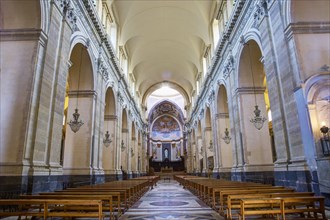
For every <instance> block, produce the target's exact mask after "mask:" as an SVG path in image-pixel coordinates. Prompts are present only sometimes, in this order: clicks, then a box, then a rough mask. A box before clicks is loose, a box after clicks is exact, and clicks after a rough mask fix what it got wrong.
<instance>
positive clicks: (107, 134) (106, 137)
mask: <svg viewBox="0 0 330 220" xmlns="http://www.w3.org/2000/svg"><path fill="white" fill-rule="evenodd" d="M106 105H107V103H106ZM108 105H109V112H110V104H108ZM111 142H112V140H111V139H110V134H109V122H107V131H106V133H105V138H103V144H104V146H105V147H109V146H110V144H111Z"/></svg>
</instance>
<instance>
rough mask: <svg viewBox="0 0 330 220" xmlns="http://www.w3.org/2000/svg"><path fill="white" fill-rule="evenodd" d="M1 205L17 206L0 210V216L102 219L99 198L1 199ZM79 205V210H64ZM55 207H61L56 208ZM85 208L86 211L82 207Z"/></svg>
mask: <svg viewBox="0 0 330 220" xmlns="http://www.w3.org/2000/svg"><path fill="white" fill-rule="evenodd" d="M0 205H1V206H17V209H15V210H14V211H3V212H0V216H6V217H9V216H19V217H22V216H25V217H27V216H32V217H42V218H44V219H47V217H79V218H98V219H99V220H101V219H103V217H104V216H103V210H102V201H101V200H72V199H60V200H59V199H1V200H0ZM74 206H79V207H80V209H79V210H66V209H65V208H70V207H74ZM92 206H95V207H97V209H96V211H89V210H88V208H89V207H92ZM57 207H63V209H62V210H58V209H57ZM85 208H87V210H86V211H84V209H85Z"/></svg>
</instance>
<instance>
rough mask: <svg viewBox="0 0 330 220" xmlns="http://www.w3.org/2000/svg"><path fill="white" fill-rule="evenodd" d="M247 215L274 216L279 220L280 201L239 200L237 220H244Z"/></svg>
mask: <svg viewBox="0 0 330 220" xmlns="http://www.w3.org/2000/svg"><path fill="white" fill-rule="evenodd" d="M255 207H256V208H258V209H256V208H255ZM261 208H262V209H261ZM247 215H276V216H277V219H279V216H280V215H282V210H281V199H277V198H259V199H241V200H240V215H239V217H240V218H239V219H243V220H244V219H245V217H246V216H247Z"/></svg>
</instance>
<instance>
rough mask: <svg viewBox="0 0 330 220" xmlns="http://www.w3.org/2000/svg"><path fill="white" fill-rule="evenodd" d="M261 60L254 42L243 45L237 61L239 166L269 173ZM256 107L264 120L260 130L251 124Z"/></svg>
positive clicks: (270, 164) (270, 146) (269, 164)
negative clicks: (256, 168)
mask: <svg viewBox="0 0 330 220" xmlns="http://www.w3.org/2000/svg"><path fill="white" fill-rule="evenodd" d="M261 58H262V54H261V50H260V48H259V46H258V44H257V43H256V42H255V41H254V40H250V41H248V42H247V43H246V44H245V45H244V47H243V49H242V51H241V54H240V58H239V66H238V89H237V94H238V99H239V117H240V130H241V134H242V141H241V144H242V146H241V147H242V148H243V151H242V152H243V153H242V155H241V157H240V158H241V161H240V162H239V163H240V165H241V166H242V165H244V166H246V167H251V169H254V165H257V166H258V165H261V164H262V165H263V166H264V169H265V170H271V169H273V163H272V161H273V158H272V157H273V156H272V155H273V154H272V145H271V136H270V131H269V126H268V120H267V108H266V101H265V91H266V87H265V86H266V84H265V77H266V76H265V73H264V68H263V64H262V63H261ZM256 108H258V109H259V110H260V111H261V113H260V115H261V116H262V117H264V118H265V121H264V124H263V126H262V127H258V126H255V125H254V124H253V123H251V119H253V118H254V117H255V113H254V111H255V110H256Z"/></svg>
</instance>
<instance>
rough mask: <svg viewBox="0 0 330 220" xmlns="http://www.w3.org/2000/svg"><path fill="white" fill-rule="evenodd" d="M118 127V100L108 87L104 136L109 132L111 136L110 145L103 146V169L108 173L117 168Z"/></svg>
mask: <svg viewBox="0 0 330 220" xmlns="http://www.w3.org/2000/svg"><path fill="white" fill-rule="evenodd" d="M116 127H117V113H116V100H115V95H114V91H113V89H112V88H111V87H108V88H107V90H106V94H105V104H104V126H103V131H104V132H103V133H104V134H103V135H102V136H103V137H105V134H106V133H108V134H109V135H110V136H109V138H110V140H111V143H110V146H109V147H103V157H102V161H103V163H102V164H103V169H104V172H105V173H106V174H111V173H114V169H115V155H116V154H115V152H116V151H115V146H117V140H116V136H117V135H116V133H117V130H116Z"/></svg>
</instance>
